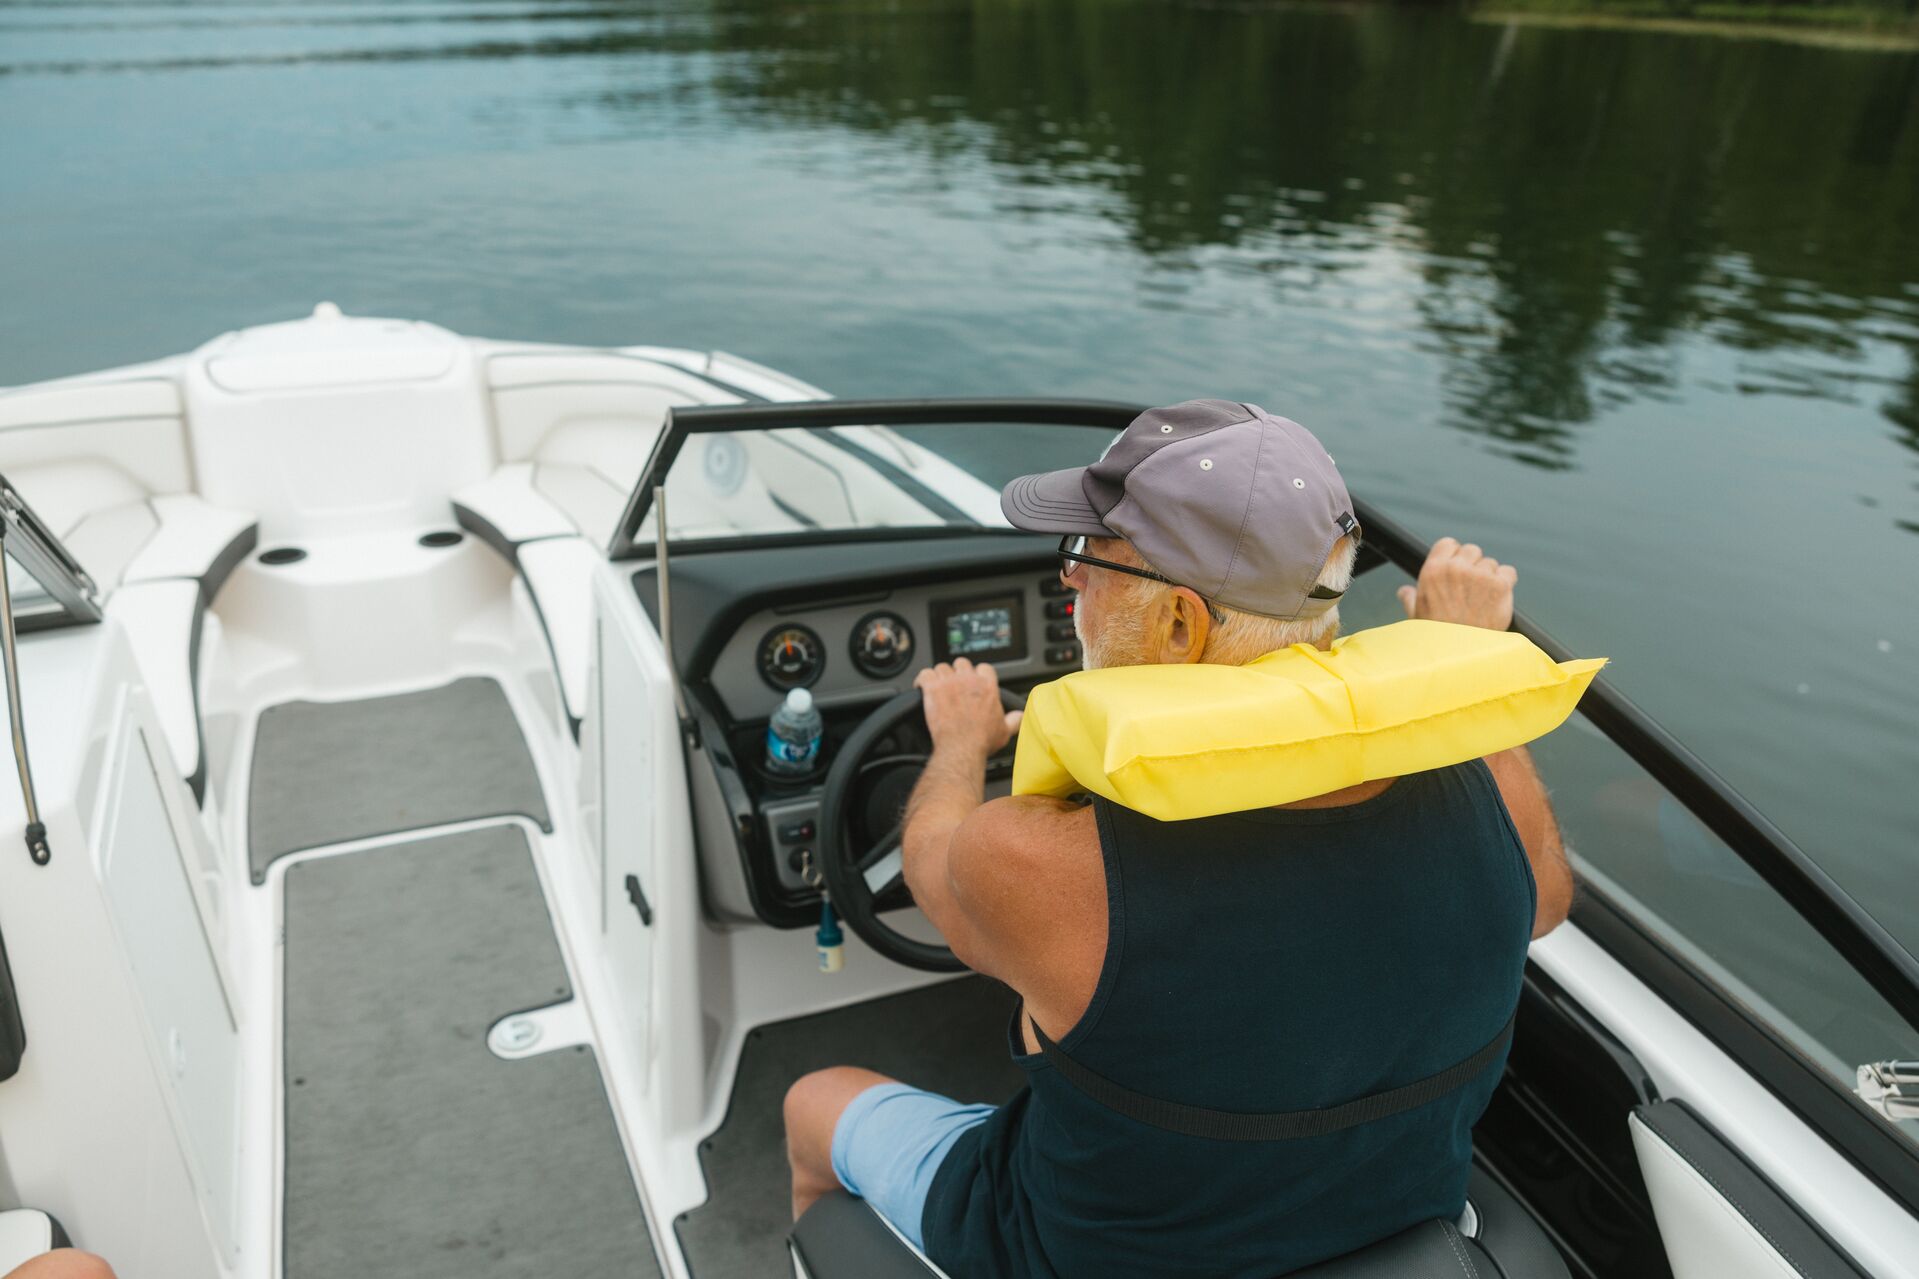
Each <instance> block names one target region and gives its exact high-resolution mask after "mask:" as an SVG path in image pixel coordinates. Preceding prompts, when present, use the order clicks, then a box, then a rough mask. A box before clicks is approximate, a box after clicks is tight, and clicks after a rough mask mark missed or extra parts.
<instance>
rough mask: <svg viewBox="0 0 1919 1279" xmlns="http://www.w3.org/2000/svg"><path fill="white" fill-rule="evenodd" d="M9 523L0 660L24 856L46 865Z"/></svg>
mask: <svg viewBox="0 0 1919 1279" xmlns="http://www.w3.org/2000/svg"><path fill="white" fill-rule="evenodd" d="M9 514H11V512H9ZM11 525H12V520H11V519H7V520H0V661H4V663H5V666H6V681H7V721H8V724H9V726H10V727H11V728H12V730H13V758H14V760H15V762H16V763H17V764H18V765H19V767H20V795H21V798H22V800H23V801H24V802H25V804H26V810H27V831H26V838H27V856H28V857H30V858H32V859H33V864H34V865H35V866H45V865H46V864H47V863H48V862H50V861H52V860H53V849H52V848H51V847H50V846H49V845H48V844H47V826H46V823H45V822H43V821H41V820H40V801H39V799H38V797H37V796H35V794H34V791H33V766H32V765H31V764H30V763H28V762H27V722H26V713H25V711H24V709H23V708H22V707H21V705H20V654H19V652H18V651H17V650H16V649H15V647H14V642H13V583H12V582H10V581H8V580H7V574H8V569H7V554H6V553H7V550H8V547H7V530H8V528H9V527H10V526H11Z"/></svg>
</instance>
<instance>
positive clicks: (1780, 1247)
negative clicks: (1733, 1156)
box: [1641, 1120, 1806, 1274]
mask: <svg viewBox="0 0 1919 1279" xmlns="http://www.w3.org/2000/svg"><path fill="white" fill-rule="evenodd" d="M1641 1122H1642V1123H1643V1122H1644V1120H1641ZM1646 1127H1647V1129H1648V1130H1649V1131H1651V1132H1652V1133H1653V1134H1654V1135H1655V1136H1657V1137H1658V1138H1659V1140H1660V1143H1661V1144H1662V1145H1664V1146H1665V1147H1666V1149H1668V1150H1670V1151H1672V1153H1673V1154H1675V1155H1677V1156H1679V1158H1680V1159H1681V1160H1683V1161H1684V1162H1685V1164H1686V1166H1687V1167H1689V1168H1691V1169H1692V1170H1693V1171H1694V1172H1696V1173H1698V1174H1699V1175H1700V1176H1702V1177H1704V1178H1705V1179H1706V1182H1707V1184H1708V1185H1710V1186H1711V1187H1712V1188H1713V1189H1714V1190H1716V1191H1718V1192H1719V1197H1720V1198H1722V1199H1724V1200H1725V1201H1726V1202H1727V1203H1729V1204H1731V1205H1732V1207H1733V1210H1734V1211H1735V1212H1737V1213H1738V1214H1739V1216H1740V1218H1741V1219H1742V1220H1743V1221H1744V1222H1745V1223H1746V1224H1747V1225H1749V1226H1751V1227H1752V1228H1753V1229H1754V1230H1756V1231H1758V1232H1759V1235H1760V1237H1761V1238H1762V1239H1764V1240H1765V1241H1766V1242H1767V1243H1769V1244H1771V1245H1772V1246H1773V1250H1774V1251H1776V1252H1777V1253H1778V1254H1779V1255H1780V1256H1781V1257H1783V1258H1785V1260H1786V1264H1787V1265H1789V1266H1791V1267H1792V1268H1793V1269H1794V1270H1797V1271H1798V1272H1799V1273H1800V1274H1804V1273H1806V1271H1805V1267H1803V1266H1801V1265H1800V1264H1799V1263H1798V1262H1797V1261H1795V1260H1793V1256H1792V1254H1791V1253H1790V1252H1787V1251H1786V1247H1785V1245H1784V1244H1782V1243H1780V1242H1779V1241H1778V1240H1777V1239H1774V1238H1773V1237H1772V1232H1771V1231H1770V1230H1767V1229H1766V1227H1765V1226H1763V1225H1762V1224H1760V1223H1759V1221H1757V1220H1756V1219H1755V1218H1754V1216H1753V1214H1752V1213H1750V1212H1747V1211H1746V1208H1745V1205H1744V1204H1741V1203H1740V1202H1739V1201H1738V1200H1737V1199H1734V1198H1733V1197H1732V1192H1731V1191H1729V1190H1727V1189H1726V1188H1725V1187H1724V1186H1722V1185H1720V1184H1719V1179H1718V1178H1717V1177H1715V1176H1713V1175H1712V1173H1711V1172H1710V1171H1708V1170H1707V1169H1706V1168H1704V1167H1702V1166H1700V1163H1699V1161H1698V1160H1696V1159H1694V1158H1693V1157H1692V1156H1691V1155H1690V1154H1688V1153H1686V1152H1685V1151H1684V1150H1681V1149H1680V1148H1679V1146H1678V1144H1677V1143H1676V1142H1674V1141H1673V1139H1672V1138H1671V1137H1669V1136H1667V1135H1666V1134H1665V1133H1663V1132H1660V1131H1659V1130H1658V1129H1656V1128H1653V1127H1652V1125H1650V1124H1647V1125H1646ZM1781 1197H1782V1198H1783V1196H1781ZM1787 1202H1788V1203H1790V1202H1791V1201H1790V1200H1788V1201H1787Z"/></svg>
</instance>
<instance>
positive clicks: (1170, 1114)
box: [1027, 1013, 1517, 1141]
mask: <svg viewBox="0 0 1919 1279" xmlns="http://www.w3.org/2000/svg"><path fill="white" fill-rule="evenodd" d="M1516 1016H1517V1014H1516V1013H1515V1016H1514V1017H1508V1018H1507V1019H1506V1024H1505V1025H1504V1026H1502V1027H1500V1029H1499V1033H1498V1034H1497V1035H1494V1036H1493V1037H1492V1038H1491V1039H1490V1040H1488V1041H1487V1042H1486V1044H1485V1046H1484V1047H1482V1048H1480V1049H1479V1050H1478V1051H1477V1052H1475V1053H1474V1054H1473V1055H1472V1056H1470V1057H1468V1058H1466V1059H1465V1060H1464V1061H1459V1062H1455V1063H1453V1064H1452V1065H1450V1066H1448V1067H1446V1069H1444V1070H1442V1071H1440V1072H1439V1073H1438V1074H1433V1075H1428V1076H1426V1077H1425V1078H1424V1079H1416V1080H1414V1081H1413V1082H1412V1083H1410V1084H1402V1085H1400V1086H1399V1087H1397V1088H1388V1089H1386V1090H1385V1091H1383V1092H1376V1093H1371V1094H1369V1095H1367V1096H1364V1097H1355V1098H1354V1099H1353V1100H1351V1101H1347V1102H1342V1103H1340V1104H1339V1105H1337V1106H1325V1107H1322V1108H1320V1109H1316V1110H1284V1111H1273V1112H1270V1113H1267V1114H1249V1113H1247V1112H1245V1111H1238V1110H1210V1109H1208V1108H1206V1107H1204V1106H1187V1105H1183V1104H1181V1103H1179V1102H1176V1101H1164V1100H1162V1099H1160V1098H1158V1097H1148V1096H1147V1095H1146V1094H1144V1093H1137V1092H1134V1091H1133V1090H1132V1089H1130V1088H1126V1087H1123V1086H1122V1085H1120V1084H1116V1083H1114V1082H1113V1081H1112V1080H1110V1079H1108V1078H1107V1077H1106V1076H1104V1075H1102V1074H1100V1073H1099V1072H1098V1071H1096V1070H1093V1069H1091V1068H1089V1067H1087V1066H1084V1065H1081V1064H1080V1063H1079V1062H1077V1061H1075V1060H1074V1059H1073V1058H1071V1057H1069V1056H1068V1055H1067V1054H1066V1053H1065V1052H1064V1051H1063V1050H1061V1048H1060V1046H1059V1045H1058V1044H1056V1043H1054V1042H1053V1041H1052V1040H1051V1039H1049V1038H1047V1036H1046V1032H1045V1031H1043V1030H1041V1029H1040V1028H1039V1023H1038V1022H1037V1021H1034V1020H1033V1019H1032V1018H1031V1017H1028V1018H1027V1022H1028V1023H1029V1024H1030V1025H1031V1026H1032V1027H1033V1038H1034V1039H1035V1040H1036V1041H1038V1043H1039V1050H1040V1052H1042V1053H1044V1054H1045V1055H1046V1064H1047V1065H1049V1066H1051V1067H1052V1068H1053V1069H1054V1070H1057V1071H1058V1072H1059V1073H1060V1075H1061V1076H1062V1077H1063V1078H1064V1079H1065V1080H1066V1081H1067V1082H1068V1083H1070V1084H1072V1085H1073V1086H1074V1087H1075V1088H1077V1089H1079V1090H1080V1091H1081V1092H1083V1093H1085V1094H1086V1095H1087V1096H1089V1097H1091V1098H1092V1099H1093V1100H1094V1101H1097V1102H1099V1103H1100V1104H1101V1105H1103V1106H1105V1107H1106V1108H1107V1109H1109V1110H1115V1111H1118V1112H1119V1113H1120V1114H1122V1115H1124V1116H1126V1117H1127V1118H1128V1119H1131V1120H1134V1121H1136V1122H1138V1123H1142V1124H1145V1125H1147V1126H1148V1127H1152V1128H1162V1129H1164V1130H1166V1131H1167V1132H1176V1133H1179V1134H1181V1135H1182V1136H1186V1137H1205V1138H1209V1139H1211V1140H1213V1141H1293V1140H1296V1139H1298V1138H1301V1137H1324V1136H1326V1135H1327V1134H1328V1133H1335V1132H1344V1131H1345V1130H1346V1129H1348V1128H1357V1127H1358V1126H1359V1125H1361V1124H1369V1123H1372V1122H1374V1121H1375V1120H1380V1119H1387V1118H1390V1117H1392V1116H1393V1115H1397V1114H1403V1113H1404V1112H1406V1111H1408V1110H1413V1109H1416V1108H1417V1107H1420V1106H1423V1105H1425V1104H1426V1103H1427V1102H1431V1101H1437V1100H1439V1099H1440V1098H1441V1097H1444V1096H1445V1095H1446V1094H1447V1093H1449V1092H1453V1091H1455V1090H1456V1089H1459V1088H1463V1087H1464V1086H1465V1085H1466V1084H1468V1083H1470V1082H1471V1081H1472V1080H1473V1079H1474V1078H1476V1077H1477V1076H1478V1075H1479V1074H1480V1073H1481V1072H1482V1071H1484V1070H1485V1069H1486V1068H1487V1067H1488V1066H1490V1065H1492V1064H1493V1063H1494V1062H1495V1061H1498V1060H1499V1059H1500V1058H1502V1057H1503V1056H1504V1055H1505V1052H1506V1049H1507V1048H1508V1047H1509V1046H1511V1044H1512V1041H1513V1022H1514V1020H1515V1017H1516Z"/></svg>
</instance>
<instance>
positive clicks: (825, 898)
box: [800, 853, 846, 973]
mask: <svg viewBox="0 0 1919 1279" xmlns="http://www.w3.org/2000/svg"><path fill="white" fill-rule="evenodd" d="M800 878H801V879H803V880H805V881H806V882H807V883H808V884H810V885H811V886H812V887H814V888H817V889H818V890H819V893H820V926H819V927H818V928H817V929H815V930H814V932H813V947H814V949H815V950H817V951H818V952H819V961H820V971H821V972H823V973H836V972H839V971H840V970H841V969H842V968H845V967H846V934H845V933H843V932H841V931H840V916H839V912H838V911H836V910H834V909H833V898H832V897H831V896H830V895H829V894H828V893H827V891H826V884H825V883H824V882H823V880H822V878H821V876H820V873H819V871H818V870H817V869H816V868H815V867H814V865H813V857H812V854H811V853H808V854H807V855H806V857H805V858H804V859H803V860H802V861H801V862H800Z"/></svg>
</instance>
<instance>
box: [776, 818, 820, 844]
mask: <svg viewBox="0 0 1919 1279" xmlns="http://www.w3.org/2000/svg"><path fill="white" fill-rule="evenodd" d="M811 838H813V823H812V822H811V821H810V820H809V821H804V822H788V823H787V824H786V825H784V826H782V827H780V843H782V844H803V843H805V842H806V841H807V840H809V839H811Z"/></svg>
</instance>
